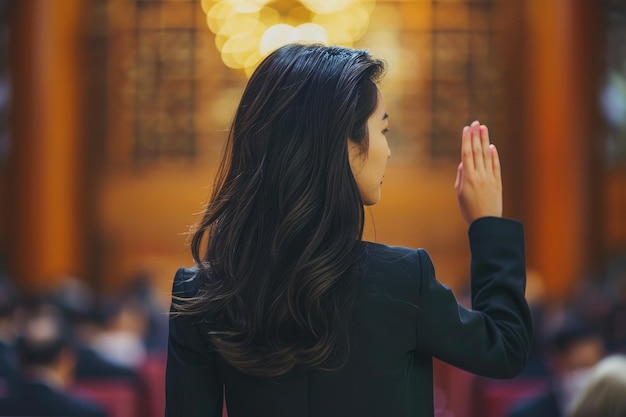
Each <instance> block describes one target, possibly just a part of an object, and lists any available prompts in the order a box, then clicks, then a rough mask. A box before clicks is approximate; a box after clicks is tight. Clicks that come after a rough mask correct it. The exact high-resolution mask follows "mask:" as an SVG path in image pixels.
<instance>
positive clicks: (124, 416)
mask: <svg viewBox="0 0 626 417" xmlns="http://www.w3.org/2000/svg"><path fill="white" fill-rule="evenodd" d="M71 391H72V392H73V393H74V394H75V395H77V396H80V397H82V398H85V399H88V400H91V401H93V402H94V403H96V404H98V405H100V406H101V407H102V408H103V409H104V410H105V411H106V412H107V414H108V416H109V417H137V416H138V413H137V411H138V409H139V408H138V406H139V396H138V392H137V387H136V386H135V384H133V383H132V382H130V381H128V380H125V379H120V380H117V379H107V380H95V379H94V380H91V379H89V380H83V379H81V380H78V381H76V383H75V384H74V386H73V388H72V390H71Z"/></svg>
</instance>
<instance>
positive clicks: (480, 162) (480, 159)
mask: <svg viewBox="0 0 626 417" xmlns="http://www.w3.org/2000/svg"><path fill="white" fill-rule="evenodd" d="M470 129H471V135H472V156H473V159H474V168H475V169H476V170H483V169H484V168H485V158H484V156H483V144H482V139H481V132H480V123H479V122H478V120H476V121H475V122H473V123H472V125H471V126H470Z"/></svg>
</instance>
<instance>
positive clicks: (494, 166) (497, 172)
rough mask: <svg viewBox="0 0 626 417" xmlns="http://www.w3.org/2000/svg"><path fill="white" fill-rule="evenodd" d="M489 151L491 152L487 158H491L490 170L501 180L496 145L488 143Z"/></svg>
mask: <svg viewBox="0 0 626 417" xmlns="http://www.w3.org/2000/svg"><path fill="white" fill-rule="evenodd" d="M489 151H490V152H491V158H489V159H490V160H491V164H492V172H493V175H494V176H495V177H496V179H497V180H498V181H500V180H501V178H500V172H501V171H500V156H499V155H498V149H497V148H496V145H490V146H489Z"/></svg>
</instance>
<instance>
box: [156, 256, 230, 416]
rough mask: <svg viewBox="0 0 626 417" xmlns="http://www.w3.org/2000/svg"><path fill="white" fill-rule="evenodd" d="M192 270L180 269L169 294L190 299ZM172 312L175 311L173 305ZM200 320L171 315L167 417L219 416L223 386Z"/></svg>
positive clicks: (168, 347)
mask: <svg viewBox="0 0 626 417" xmlns="http://www.w3.org/2000/svg"><path fill="white" fill-rule="evenodd" d="M190 272H191V271H189V270H186V269H184V268H181V269H179V270H178V271H177V272H176V276H175V277H174V285H173V288H172V295H177V296H181V297H184V296H189V295H188V292H187V286H188V285H187V284H188V280H189V279H190V278H192V277H193V274H192V273H190ZM170 311H171V312H175V311H176V309H175V307H174V306H173V305H172V308H171V309H170ZM200 320H201V319H200V318H198V317H196V316H193V317H189V316H175V315H172V316H170V320H169V337H168V345H167V368H166V376H165V416H166V417H200V416H202V417H221V415H222V401H223V383H222V381H221V378H220V376H219V372H218V369H217V354H216V353H215V352H214V351H213V350H212V349H211V347H210V346H209V344H208V343H207V341H206V339H205V338H203V336H202V334H201V330H200V329H199V324H198V323H199V321H200Z"/></svg>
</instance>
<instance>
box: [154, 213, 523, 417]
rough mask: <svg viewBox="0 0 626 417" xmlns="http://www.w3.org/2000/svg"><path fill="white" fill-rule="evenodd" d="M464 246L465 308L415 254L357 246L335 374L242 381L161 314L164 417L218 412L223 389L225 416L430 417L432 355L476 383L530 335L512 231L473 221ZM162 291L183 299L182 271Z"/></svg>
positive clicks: (197, 334)
mask: <svg viewBox="0 0 626 417" xmlns="http://www.w3.org/2000/svg"><path fill="white" fill-rule="evenodd" d="M469 239H470V249H471V253H472V262H471V291H472V305H473V309H472V310H468V309H466V308H464V307H462V306H460V305H459V304H458V303H457V301H456V299H455V297H454V295H453V293H452V291H451V290H450V289H449V288H447V287H446V286H444V285H442V284H440V283H439V282H438V281H437V280H436V278H435V271H434V269H433V264H432V262H431V260H430V257H429V256H428V254H427V253H426V251H424V250H423V249H418V250H414V249H408V248H403V247H390V246H385V245H381V244H375V243H367V242H364V243H363V245H364V247H363V250H364V251H365V256H364V257H363V265H362V268H361V270H362V271H364V273H363V276H362V277H361V279H360V280H359V283H358V291H357V300H356V304H355V308H354V311H353V317H352V318H351V319H352V320H353V321H354V326H353V337H352V343H351V353H350V358H349V360H348V363H347V364H346V365H345V366H344V367H343V368H342V369H341V370H339V371H334V372H323V371H320V370H300V371H294V372H291V373H289V374H287V375H284V376H282V377H279V378H271V379H263V378H257V377H252V376H248V375H244V374H242V373H241V372H238V371H237V370H236V369H234V368H233V367H232V366H230V365H229V364H227V363H225V361H223V360H222V359H221V358H220V356H219V355H218V354H216V353H215V352H213V349H212V346H211V344H210V342H209V341H208V340H207V338H206V336H205V333H206V330H205V329H203V328H202V327H201V326H202V325H201V324H200V323H199V322H200V319H199V318H189V317H185V318H181V317H174V318H172V319H171V320H170V335H169V346H168V358H167V377H166V403H167V405H166V415H167V416H169V417H196V416H205V417H217V416H220V415H221V409H222V398H223V395H224V391H223V389H224V387H225V397H226V403H227V407H228V414H229V417H249V416H268V417H270V416H271V417H283V416H284V417H305V416H306V417H317V416H324V417H333V416H337V417H339V416H341V417H345V416H359V417H368V416H372V417H374V416H376V417H381V416H384V417H400V416H412V417H417V416H429V417H431V416H433V385H432V373H433V366H432V358H433V357H436V358H439V359H441V360H443V361H445V362H448V363H450V364H452V365H455V366H458V367H460V368H462V369H465V370H467V371H470V372H474V373H477V374H479V375H483V376H488V377H495V378H508V377H513V376H515V375H517V374H518V373H519V372H520V371H521V370H522V368H523V367H524V365H525V363H526V358H527V354H528V350H529V347H530V341H531V334H532V322H531V316H530V312H529V308H528V305H527V303H526V301H525V298H524V289H525V281H526V280H525V260H524V242H523V230H522V226H521V224H520V223H517V222H515V221H512V220H506V219H499V218H483V219H479V220H477V221H475V222H474V223H473V224H472V225H471V226H470V229H469ZM173 291H174V294H177V295H183V296H191V295H193V294H194V293H195V292H196V291H197V286H196V283H195V282H194V271H193V270H190V269H180V270H178V272H177V273H176V276H175V278H174V287H173Z"/></svg>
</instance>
